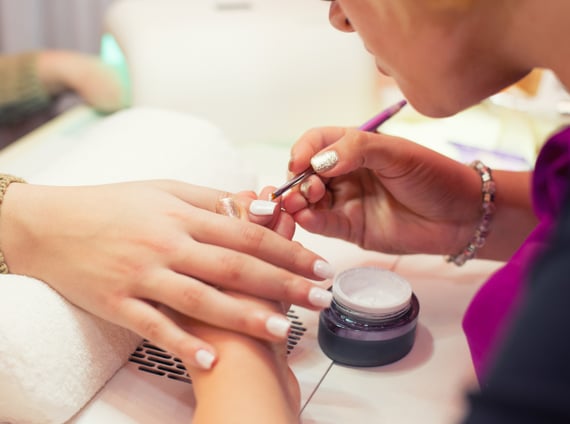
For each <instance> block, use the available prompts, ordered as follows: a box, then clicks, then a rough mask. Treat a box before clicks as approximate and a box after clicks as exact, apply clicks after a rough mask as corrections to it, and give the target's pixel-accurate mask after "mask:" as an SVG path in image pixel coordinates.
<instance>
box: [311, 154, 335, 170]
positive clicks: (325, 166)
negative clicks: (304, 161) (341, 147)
mask: <svg viewBox="0 0 570 424" xmlns="http://www.w3.org/2000/svg"><path fill="white" fill-rule="evenodd" d="M337 162H338V154H337V152H335V151H334V150H328V151H326V152H323V153H319V154H318V155H316V156H313V157H312V159H311V166H312V167H313V169H314V170H315V172H324V171H328V170H329V169H331V168H332V167H333V166H335V165H336V163H337Z"/></svg>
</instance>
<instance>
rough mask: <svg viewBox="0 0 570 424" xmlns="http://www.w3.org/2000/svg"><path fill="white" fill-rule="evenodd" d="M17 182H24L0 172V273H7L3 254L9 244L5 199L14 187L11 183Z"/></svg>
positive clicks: (8, 217) (8, 218)
mask: <svg viewBox="0 0 570 424" xmlns="http://www.w3.org/2000/svg"><path fill="white" fill-rule="evenodd" d="M19 183H25V181H24V180H23V179H21V178H19V177H14V176H12V175H8V174H0V273H1V274H8V273H9V270H8V261H7V260H6V255H5V248H6V247H7V246H8V245H9V244H10V242H9V240H10V237H9V233H10V232H9V231H7V228H10V225H9V223H8V224H7V223H6V221H10V214H9V213H6V209H7V208H6V203H9V200H7V198H8V197H9V196H8V191H9V190H10V191H12V190H13V189H14V187H11V186H12V185H14V186H15V185H17V184H19Z"/></svg>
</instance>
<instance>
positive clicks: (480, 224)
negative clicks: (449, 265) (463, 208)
mask: <svg viewBox="0 0 570 424" xmlns="http://www.w3.org/2000/svg"><path fill="white" fill-rule="evenodd" d="M470 166H471V167H472V168H473V169H474V170H475V171H476V172H477V174H478V175H479V178H480V187H481V188H480V207H479V215H480V218H479V219H478V221H477V224H476V226H475V229H474V231H473V232H472V235H471V236H470V239H469V241H468V242H467V244H465V245H464V247H462V248H461V250H459V251H458V253H456V254H453V255H450V256H448V257H447V262H453V263H454V264H455V265H457V266H461V265H463V264H464V263H465V262H466V261H468V260H470V259H473V258H474V257H475V255H476V254H477V252H478V251H479V249H481V248H482V247H483V246H484V245H485V242H486V241H487V237H488V235H489V232H490V229H491V222H492V220H493V217H494V214H495V209H496V207H495V190H496V187H495V181H494V180H493V175H492V171H491V169H490V168H489V167H487V166H486V165H485V164H483V163H482V162H481V161H478V160H476V161H474V162H473V163H471V165H470Z"/></svg>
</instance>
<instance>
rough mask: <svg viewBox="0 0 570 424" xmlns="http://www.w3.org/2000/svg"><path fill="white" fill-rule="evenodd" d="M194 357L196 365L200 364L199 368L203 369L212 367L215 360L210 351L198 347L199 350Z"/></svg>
mask: <svg viewBox="0 0 570 424" xmlns="http://www.w3.org/2000/svg"><path fill="white" fill-rule="evenodd" d="M195 358H196V362H197V363H198V365H200V368H203V369H205V370H209V369H210V368H212V365H213V364H214V361H215V360H216V357H215V356H214V355H213V354H212V353H211V352H208V351H207V350H206V349H200V350H199V351H197V352H196V355H195Z"/></svg>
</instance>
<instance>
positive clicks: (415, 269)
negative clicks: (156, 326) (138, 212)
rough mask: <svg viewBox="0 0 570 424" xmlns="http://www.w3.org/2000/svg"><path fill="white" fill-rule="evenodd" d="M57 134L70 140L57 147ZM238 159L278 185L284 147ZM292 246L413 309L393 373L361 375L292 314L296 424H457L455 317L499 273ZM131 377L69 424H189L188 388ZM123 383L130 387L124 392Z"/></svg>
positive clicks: (21, 165)
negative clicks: (297, 325) (375, 276)
mask: <svg viewBox="0 0 570 424" xmlns="http://www.w3.org/2000/svg"><path fill="white" fill-rule="evenodd" d="M100 119H101V117H100V116H99V115H97V114H96V113H94V112H92V111H91V110H90V109H87V108H84V107H79V108H76V109H73V110H72V111H69V112H67V113H66V114H64V115H63V116H61V117H59V118H57V119H55V120H54V121H52V122H50V123H48V124H46V125H44V126H43V127H41V128H40V129H38V130H36V131H35V132H33V133H32V134H30V135H29V136H27V137H24V138H23V139H21V140H19V141H18V142H16V143H15V144H13V145H11V146H9V147H8V148H6V149H5V150H3V151H2V152H0V169H3V172H12V173H16V174H17V175H22V173H23V174H24V176H26V175H25V174H26V172H28V171H29V172H31V171H32V170H33V169H34V168H35V167H37V166H39V164H41V163H44V162H45V161H46V160H49V159H50V157H51V156H50V155H53V154H54V152H61V151H63V150H65V149H66V145H67V146H70V145H71V144H70V143H72V142H73V141H72V140H73V138H74V137H73V135H74V134H80V133H81V131H83V130H84V129H85V128H89V127H90V126H92V125H93V124H94V123H96V122H98V121H99V120H100ZM62 134H63V135H70V136H69V137H66V138H65V141H64V142H62V138H61V137H60V136H61V135H62ZM66 143H67V144H66ZM239 150H240V151H241V153H243V154H244V157H246V158H247V166H248V167H250V168H251V170H253V171H254V172H255V173H256V175H257V177H258V179H257V185H258V187H262V186H264V185H267V184H271V185H279V184H280V183H281V182H282V180H283V177H284V174H285V168H286V163H287V160H288V155H289V152H288V150H289V148H288V146H266V145H243V146H239ZM18 172H19V173H18ZM296 239H298V240H299V241H300V242H302V243H303V244H304V245H305V246H307V247H308V248H310V249H313V250H314V251H316V252H318V253H319V254H320V255H322V256H323V257H325V258H327V259H328V260H329V261H330V262H331V263H332V264H333V265H334V266H335V268H336V269H337V271H340V270H343V269H346V268H349V267H353V266H358V265H362V264H368V265H376V266H380V267H383V268H386V269H391V270H393V271H394V272H396V273H398V274H400V275H401V276H403V277H404V278H406V279H407V280H408V281H409V282H410V283H411V285H412V288H413V290H414V292H415V294H416V295H417V297H418V298H419V301H420V304H421V311H420V317H419V324H418V329H417V337H416V342H415V344H414V347H413V349H412V351H411V352H410V353H409V354H408V355H407V356H406V357H405V358H403V359H402V360H400V361H398V362H396V363H393V364H390V365H386V366H382V367H374V368H360V369H359V368H352V367H347V366H341V365H339V364H336V363H333V362H332V361H331V360H330V359H329V358H327V357H326V356H325V355H324V354H323V353H322V352H321V351H320V348H319V347H318V342H317V320H318V313H316V312H313V311H308V310H304V309H301V308H297V309H296V311H297V313H298V315H299V316H300V318H301V320H302V321H303V323H304V325H305V327H306V328H307V331H306V332H305V334H304V336H303V337H302V338H301V340H300V343H299V344H298V345H297V346H296V347H295V349H294V350H293V351H292V353H291V355H290V363H291V367H292V369H293V371H294V372H295V374H296V375H297V378H298V380H299V383H300V386H301V392H302V401H303V409H302V414H301V417H302V421H303V423H306V424H309V423H311V424H312V423H315V424H316V423H318V424H326V423H344V422H374V423H399V424H405V423H417V422H421V423H424V424H429V423H434V424H435V423H437V424H445V423H455V422H458V420H459V419H460V417H461V416H462V415H463V411H464V396H465V393H466V390H468V388H469V387H471V385H472V384H473V382H474V374H473V368H472V365H471V361H470V357H469V352H468V348H467V345H466V341H465V337H464V334H463V332H462V329H461V319H462V315H463V313H464V311H465V308H466V306H467V304H468V303H469V301H470V299H471V298H472V296H473V294H474V293H475V292H476V290H477V289H478V287H479V286H480V285H481V284H482V283H483V282H484V281H485V279H486V278H487V277H488V275H489V274H490V273H492V272H493V271H495V270H496V269H497V268H498V267H499V266H500V265H501V264H500V263H497V262H492V261H482V260H473V261H470V262H468V263H467V264H466V265H465V266H463V267H460V268H459V267H456V266H454V265H451V264H448V263H446V262H445V261H444V260H443V258H442V257H436V256H429V255H413V256H401V257H400V256H392V255H385V254H380V253H376V252H370V251H364V250H362V249H360V248H358V247H356V246H354V245H351V244H348V243H346V242H343V241H340V240H330V239H326V238H323V237H319V236H315V235H312V234H309V233H307V232H305V231H303V230H302V229H300V230H299V231H297V234H296ZM133 373H134V371H133V368H132V367H128V366H125V367H124V369H122V370H121V371H119V373H118V374H117V375H116V376H115V377H114V378H113V379H112V380H111V381H110V382H109V383H108V384H107V386H106V387H105V388H103V390H102V391H101V392H100V393H99V394H98V395H97V396H96V398H94V399H93V401H92V402H91V403H90V404H88V405H87V407H86V408H85V409H84V410H83V411H82V412H81V413H80V414H78V416H76V417H75V418H74V419H73V420H72V422H76V423H95V422H102V421H101V420H102V419H105V420H106V421H105V422H111V421H109V419H112V420H113V422H124V423H154V422H156V423H158V422H190V420H191V418H190V417H191V411H192V407H193V404H194V403H193V398H192V393H191V385H188V384H185V383H180V384H178V385H176V386H169V387H168V388H165V389H162V388H161V387H162V386H161V385H159V384H155V382H156V381H157V380H156V377H155V376H147V375H144V376H143V375H140V374H136V373H134V374H136V375H134V374H133ZM133 381H135V382H137V383H136V384H135V385H134V386H133V384H132V382H133ZM122 382H123V383H129V384H128V389H127V388H125V387H127V386H126V385H125V384H122Z"/></svg>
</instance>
